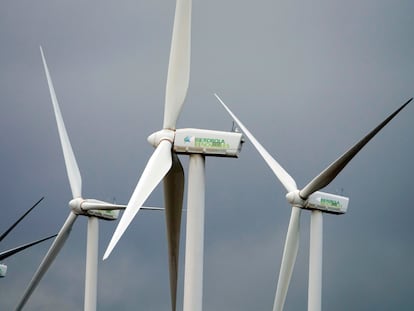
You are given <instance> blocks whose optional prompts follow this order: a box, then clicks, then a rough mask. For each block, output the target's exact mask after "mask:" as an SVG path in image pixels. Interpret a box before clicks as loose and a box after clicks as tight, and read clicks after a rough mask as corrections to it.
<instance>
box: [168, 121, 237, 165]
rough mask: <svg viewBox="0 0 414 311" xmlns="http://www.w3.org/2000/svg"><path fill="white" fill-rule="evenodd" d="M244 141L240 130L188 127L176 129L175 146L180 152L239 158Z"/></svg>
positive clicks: (176, 150)
mask: <svg viewBox="0 0 414 311" xmlns="http://www.w3.org/2000/svg"><path fill="white" fill-rule="evenodd" d="M242 143H243V135H242V134H241V133H238V132H222V131H212V130H201V129H193V128H186V129H177V130H176V132H175V138H174V145H173V146H174V147H173V148H174V151H175V152H176V153H179V154H180V153H181V154H188V153H199V154H203V155H206V156H217V157H233V158H237V157H238V156H239V153H240V151H241V147H242Z"/></svg>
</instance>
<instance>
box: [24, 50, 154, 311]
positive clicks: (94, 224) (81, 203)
mask: <svg viewBox="0 0 414 311" xmlns="http://www.w3.org/2000/svg"><path fill="white" fill-rule="evenodd" d="M40 53H41V55H42V60H43V66H44V70H45V73H46V78H47V82H48V86H49V91H50V97H51V100H52V104H53V110H54V113H55V117H56V123H57V127H58V132H59V138H60V142H61V145H62V150H63V156H64V159H65V166H66V172H67V175H68V179H69V184H70V188H71V191H72V197H73V199H72V200H71V201H70V202H69V208H70V209H71V211H70V213H69V216H68V217H67V219H66V221H65V223H64V224H63V226H62V227H61V229H60V231H59V233H58V235H57V237H56V239H55V240H54V241H53V244H52V245H51V247H50V248H49V250H48V252H47V254H46V256H45V257H44V258H43V260H42V262H41V264H40V265H39V267H38V269H37V271H36V272H35V274H34V276H33V278H32V280H31V281H30V283H29V285H28V287H27V289H26V291H25V293H24V294H23V297H22V299H21V300H20V302H19V304H18V306H17V308H16V310H21V309H22V308H23V307H24V305H25V304H26V302H27V300H28V299H29V298H30V296H31V294H32V293H33V291H34V290H35V289H36V287H37V285H38V283H39V282H40V280H41V279H42V277H43V275H44V274H45V273H46V271H47V270H48V269H49V267H50V265H51V264H52V262H53V261H54V259H55V258H56V256H57V255H58V253H59V252H60V250H61V248H62V247H63V245H64V244H65V242H66V240H67V238H68V237H69V234H70V231H71V230H72V226H73V224H74V222H75V220H76V218H77V217H78V216H79V215H81V216H86V217H88V228H87V243H86V273H85V301H84V310H87V311H94V310H96V296H97V274H98V244H99V223H98V219H103V220H115V219H117V218H118V214H119V210H121V209H125V207H126V206H125V205H118V204H112V203H108V202H104V201H100V200H95V199H84V198H83V197H82V179H81V174H80V171H79V167H78V164H77V162H76V158H75V155H74V153H73V149H72V146H71V144H70V141H69V137H68V134H67V132H66V128H65V124H64V122H63V118H62V114H61V112H60V108H59V104H58V101H57V97H56V93H55V90H54V87H53V83H52V79H51V77H50V73H49V69H48V67H47V64H46V59H45V56H44V53H43V50H42V48H41V47H40ZM144 209H159V208H146V207H144Z"/></svg>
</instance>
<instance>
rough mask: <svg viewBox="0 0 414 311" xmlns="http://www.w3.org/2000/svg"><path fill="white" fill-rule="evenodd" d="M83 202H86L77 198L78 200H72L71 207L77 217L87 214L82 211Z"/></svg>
mask: <svg viewBox="0 0 414 311" xmlns="http://www.w3.org/2000/svg"><path fill="white" fill-rule="evenodd" d="M83 201H84V200H83V199H82V198H76V199H73V200H70V202H69V207H70V209H71V210H72V211H73V212H74V213H75V214H76V215H82V214H85V212H84V211H83V210H82V203H83Z"/></svg>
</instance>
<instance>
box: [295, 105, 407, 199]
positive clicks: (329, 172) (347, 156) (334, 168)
mask: <svg viewBox="0 0 414 311" xmlns="http://www.w3.org/2000/svg"><path fill="white" fill-rule="evenodd" d="M411 101H412V98H410V99H409V100H408V101H407V102H405V103H404V104H403V105H402V106H401V107H400V108H398V109H397V110H396V111H394V112H393V113H392V114H391V115H390V116H389V117H388V118H386V119H385V120H384V121H382V122H381V123H380V124H379V125H378V126H377V127H376V128H374V129H373V130H372V131H371V132H370V133H368V135H366V136H365V137H364V138H362V139H361V140H360V141H359V142H357V143H356V144H355V145H354V146H353V147H352V148H351V149H349V150H348V151H347V152H345V153H344V154H343V155H342V156H341V157H339V158H338V159H337V160H336V161H334V162H333V163H331V164H330V165H329V166H328V167H327V168H326V169H325V170H324V171H322V172H321V173H320V174H319V175H318V176H316V177H315V178H314V179H313V180H312V181H311V182H309V183H308V184H307V185H306V186H305V187H304V188H303V189H302V190H301V191H300V193H299V195H300V196H301V197H302V198H303V199H305V200H306V199H307V198H308V197H309V196H310V195H311V194H312V193H314V192H315V191H318V190H320V189H322V188H323V187H325V186H327V185H328V184H329V183H330V182H331V181H332V180H333V179H334V178H335V177H336V176H337V175H338V174H339V173H340V172H341V171H342V170H343V168H344V167H345V166H346V165H347V164H348V163H349V161H351V160H352V158H353V157H354V156H355V155H356V154H357V153H358V152H359V151H360V150H361V149H362V148H363V147H364V146H365V145H366V144H367V143H368V142H369V141H370V140H371V139H372V138H373V137H374V136H375V135H376V134H377V133H378V132H379V131H380V130H381V129H382V128H383V127H384V126H385V125H387V123H388V122H390V121H391V120H392V119H393V118H394V117H395V116H396V115H397V114H398V113H399V112H400V111H401V110H402V109H403V108H404V107H405V106H407V105H408V103H409V102H411Z"/></svg>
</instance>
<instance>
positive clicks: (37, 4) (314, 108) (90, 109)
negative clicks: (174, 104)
mask: <svg viewBox="0 0 414 311" xmlns="http://www.w3.org/2000/svg"><path fill="white" fill-rule="evenodd" d="M174 8H175V1H173V0H169V1H166V0H164V1H160V0H152V1H80V0H76V1H64V0H63V1H45V0H38V1H27V0H26V1H3V2H2V4H0V43H1V49H0V99H1V106H0V107H1V113H0V142H1V146H2V147H1V152H0V169H1V176H0V187H1V193H2V206H1V222H0V231H3V230H5V229H6V228H7V227H8V226H9V225H10V224H12V223H13V222H14V221H15V220H16V219H17V218H18V217H19V216H20V215H21V214H22V213H23V212H24V211H25V210H26V209H28V208H29V207H30V206H31V205H32V204H33V203H35V202H36V201H37V200H38V199H39V198H40V197H42V196H45V197H46V198H45V200H44V201H43V202H42V203H41V205H40V206H39V207H38V208H37V209H36V210H35V211H34V212H33V213H32V214H31V215H30V216H29V217H27V219H25V220H24V222H22V223H21V225H19V227H17V228H16V229H15V231H13V232H12V234H10V236H8V237H7V239H5V240H4V241H3V242H2V245H1V250H5V249H7V248H11V247H13V246H16V245H18V244H21V243H25V242H27V241H30V240H33V239H37V238H40V237H42V236H46V235H49V234H53V233H55V232H57V231H58V230H59V229H60V227H61V226H62V224H63V222H64V220H65V219H66V217H67V215H68V213H69V208H68V206H67V203H68V201H69V200H70V199H71V192H70V187H69V183H68V181H67V177H66V172H65V168H64V160H63V156H62V152H61V147H60V143H59V138H58V134H57V129H56V124H55V119H54V115H53V110H52V104H51V102H50V98H49V93H48V88H47V83H46V78H45V75H44V72H43V67H42V62H41V57H40V52H39V45H42V46H43V49H44V51H45V54H46V58H47V61H48V65H49V69H50V72H51V75H52V79H53V81H54V85H55V89H56V93H57V96H58V99H59V103H60V106H61V110H62V114H63V117H64V119H65V122H66V127H67V130H68V134H69V136H70V139H71V142H72V146H73V149H74V152H75V155H76V157H77V160H78V164H79V167H80V170H81V173H82V178H83V193H84V197H87V198H96V199H102V200H109V201H111V200H112V199H113V198H115V199H116V201H117V202H118V203H126V202H127V201H128V200H129V197H130V195H131V194H132V191H133V189H134V187H135V185H136V183H137V181H138V178H139V176H140V175H141V173H142V171H143V169H144V167H145V164H146V162H147V160H148V158H149V156H150V155H151V153H152V151H153V149H152V147H151V146H150V145H149V144H148V143H147V141H146V138H147V136H148V135H149V134H151V133H152V132H154V131H156V130H159V129H160V128H161V124H162V114H163V107H164V96H165V83H166V76H167V66H168V57H169V46H170V41H171V31H172V23H173V16H174ZM413 12H414V3H413V2H412V1H409V0H405V1H404V0H396V1H395V0H394V1H391V0H375V1H374V0H366V1H356V0H350V1H337V0H330V1H324V0H317V1H312V2H309V1H270V0H261V1H235V0H229V1H222V0H221V1H219V0H210V1H197V0H194V2H193V23H192V25H193V28H192V59H191V65H192V68H191V81H190V87H189V93H188V96H187V100H186V104H185V106H184V109H183V112H182V114H181V117H180V119H179V121H178V125H177V126H178V127H199V128H209V129H218V130H230V128H231V126H232V121H231V118H230V117H229V116H228V115H227V114H226V112H225V111H224V109H223V108H222V107H221V106H220V105H219V104H218V102H217V101H216V99H215V98H214V96H213V93H214V92H217V93H218V94H219V95H220V96H221V97H222V99H223V100H224V101H225V102H226V104H228V106H230V108H231V109H232V110H233V111H234V112H235V113H236V114H237V115H238V116H239V118H240V119H241V120H242V121H243V122H244V123H245V125H246V126H247V127H248V128H249V129H250V130H251V131H252V132H253V133H254V135H255V136H256V137H257V138H258V139H259V140H260V141H261V142H262V143H263V145H264V146H265V147H266V148H267V150H268V151H269V152H270V153H271V154H272V155H273V156H274V157H275V159H276V160H278V161H279V162H280V163H281V164H282V166H283V167H284V168H285V169H286V170H287V171H288V172H289V173H290V174H291V175H292V176H293V177H294V178H295V179H296V181H297V183H298V186H299V187H301V186H304V185H305V184H306V183H307V182H308V181H309V180H310V179H312V178H313V177H314V176H315V175H316V174H318V173H319V172H320V171H321V170H322V169H323V168H325V167H326V166H327V165H328V164H329V163H330V162H332V161H333V160H334V159H336V158H337V157H338V156H339V155H340V154H342V153H343V152H344V151H345V150H346V149H347V148H348V147H350V146H351V145H352V144H353V143H355V142H356V141H357V140H359V139H360V138H361V137H362V136H363V135H365V134H366V133H367V132H368V131H370V130H371V129H372V128H373V127H374V126H376V125H377V124H378V123H379V122H381V121H382V120H383V119H384V118H385V117H386V116H387V115H388V114H389V113H391V112H392V111H393V110H395V109H396V108H397V107H398V106H399V105H401V104H402V103H403V102H405V101H406V100H407V99H409V98H410V97H412V96H414V83H413V82H414V77H413V73H414V61H413V55H414V40H413V29H414V21H413V18H412V17H413ZM413 121H414V107H413V104H411V105H409V106H407V108H406V109H405V110H404V111H402V113H401V114H400V115H398V116H397V117H396V118H395V119H394V120H393V121H392V122H391V123H390V124H389V125H388V126H387V127H386V128H384V130H383V131H382V132H380V133H379V135H378V136H377V137H375V138H374V139H373V140H372V141H371V142H370V143H369V144H368V145H367V146H366V148H364V150H363V151H362V152H361V153H360V154H359V155H358V156H357V157H356V158H355V159H354V160H353V161H352V162H351V163H350V165H349V166H348V167H347V168H346V169H345V170H344V171H343V172H342V173H341V174H340V175H339V176H338V178H337V179H336V180H335V181H334V182H333V183H332V184H331V185H329V186H328V187H327V188H326V191H328V192H333V193H342V194H344V195H346V196H349V197H350V206H349V210H348V213H347V214H346V215H343V216H332V215H327V216H325V217H324V261H323V298H322V301H323V309H324V310H336V311H346V310H377V311H378V310H400V311H404V310H407V311H408V310H413V309H414V303H413V299H412V293H413V290H414V269H413V268H412V263H413V262H414V246H413V245H414V243H413V242H414V238H413V237H414V227H413V225H412V220H413V219H414V210H413V206H412V198H411V195H410V193H411V191H412V188H413V179H412V175H413V174H414V165H413V162H412V161H413V159H414V146H413V133H414V122H413ZM181 159H182V162H183V165H184V167H185V171H186V172H187V169H188V159H187V158H186V157H181ZM206 175H207V189H206V235H205V266H204V271H205V273H204V302H203V306H204V310H206V311H224V310H225V311H231V310H238V311H251V310H271V309H272V305H273V299H274V294H275V289H276V280H277V276H278V271H279V266H280V261H281V256H282V250H283V244H284V239H285V234H286V229H287V225H288V221H289V214H290V207H289V205H288V204H287V202H286V200H285V192H284V188H283V187H282V186H281V185H280V183H279V182H278V181H277V179H276V178H275V176H274V175H273V173H272V172H271V171H270V170H269V169H268V167H267V165H266V164H265V163H264V161H263V160H262V159H261V158H260V156H259V155H258V154H257V152H256V151H255V150H254V148H253V147H252V145H251V144H250V143H249V142H246V143H245V144H244V147H243V150H242V153H241V155H240V158H239V159H237V160H236V159H223V158H208V159H207V160H206ZM162 202H163V198H162V187H158V188H157V190H156V191H155V192H154V193H153V195H151V197H150V198H149V199H148V201H147V205H155V206H162ZM185 202H186V200H185ZM309 216H310V215H309V213H308V212H304V213H302V218H301V219H302V223H301V229H302V231H301V244H300V249H299V254H298V259H297V264H296V266H295V270H294V273H293V278H292V282H291V286H290V289H289V293H288V297H287V300H286V304H285V310H286V311H289V310H305V309H306V306H307V279H308V253H309V247H308V246H309V241H308V236H309V218H310V217H309ZM185 221H186V219H185V214H184V218H183V225H184V226H183V230H182V233H183V234H182V252H181V258H180V280H179V293H178V310H181V309H182V296H183V272H184V270H183V267H184V241H185V239H184V236H185V234H184V233H185ZM115 227H116V222H100V257H101V256H102V255H103V252H104V250H105V248H106V246H107V245H108V243H109V240H110V237H111V236H112V234H113V232H114V230H115ZM49 245H50V242H46V243H44V244H42V245H38V246H36V247H34V248H32V249H28V250H26V251H24V252H22V253H19V254H17V255H15V256H13V257H11V258H9V259H7V260H5V261H4V263H6V264H7V265H8V269H9V270H8V275H7V277H6V278H3V279H1V280H0V309H1V310H12V309H13V307H14V306H15V305H16V304H17V302H18V301H19V299H20V297H21V295H22V293H23V291H24V289H25V288H26V286H27V284H28V282H29V281H30V279H31V277H32V275H33V273H34V272H35V270H36V268H37V266H38V265H39V263H40V261H41V259H42V257H43V256H44V254H45V253H46V251H47V249H48V247H49ZM85 247H86V219H84V218H82V217H81V218H80V219H78V221H77V222H76V224H75V225H74V227H73V231H72V234H71V236H70V238H69V239H68V241H67V243H66V244H65V247H64V249H63V250H62V252H61V253H60V254H59V256H58V257H57V258H56V260H55V262H54V264H53V265H52V266H51V268H50V270H49V271H48V273H47V274H46V275H45V277H44V279H43V280H42V282H41V284H40V285H39V286H38V288H37V290H36V291H35V292H34V294H33V295H32V297H31V299H30V300H29V302H28V304H27V307H26V308H25V310H28V311H29V310H57V309H58V310H60V311H64V310H82V309H83V296H84V293H83V291H84V272H85V271H84V270H85V268H84V266H85ZM169 308H170V297H169V281H168V264H167V247H166V239H165V224H164V215H163V213H162V212H146V211H141V212H139V214H138V215H137V217H136V218H135V220H134V222H133V223H132V224H131V226H130V227H129V228H128V230H127V232H126V233H125V235H124V236H123V238H122V239H121V241H120V243H119V244H118V245H117V247H116V249H115V250H114V252H113V253H112V255H111V256H110V258H109V259H108V260H106V261H105V262H102V261H101V262H100V264H99V289H98V309H99V310H103V311H109V310H146V311H161V310H169Z"/></svg>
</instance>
